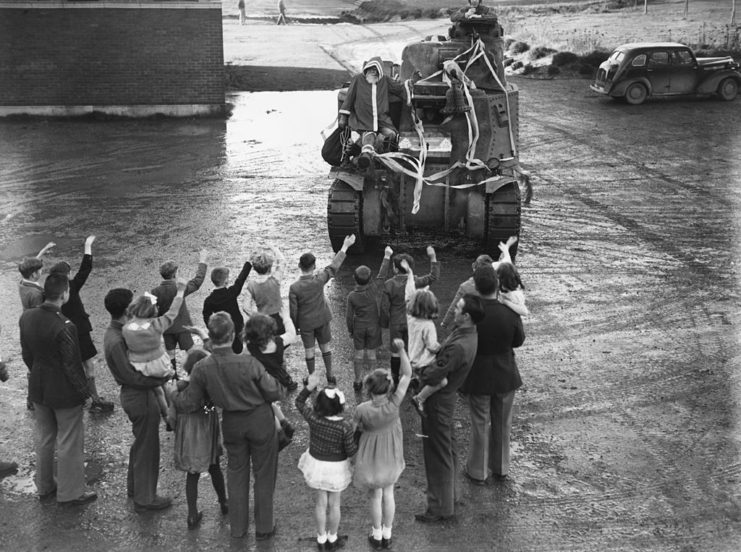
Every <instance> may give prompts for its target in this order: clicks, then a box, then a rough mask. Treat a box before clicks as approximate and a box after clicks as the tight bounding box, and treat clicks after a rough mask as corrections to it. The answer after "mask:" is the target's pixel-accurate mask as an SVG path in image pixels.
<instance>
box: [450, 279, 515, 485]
mask: <svg viewBox="0 0 741 552" xmlns="http://www.w3.org/2000/svg"><path fill="white" fill-rule="evenodd" d="M473 279H474V284H475V285H476V291H478V293H479V294H480V295H481V301H482V303H483V305H484V313H485V315H484V319H483V320H482V321H481V322H479V323H478V324H477V328H478V336H479V338H478V339H479V342H478V350H477V353H476V360H475V361H474V363H473V368H471V371H470V373H469V374H468V378H466V381H465V383H464V384H463V386H462V387H461V392H462V393H464V394H466V395H467V397H468V405H469V410H470V413H471V446H470V448H469V453H468V461H467V463H466V469H465V471H464V472H463V473H464V475H465V476H466V477H467V478H468V479H469V481H471V482H472V483H474V484H476V485H484V484H486V480H487V479H488V478H489V475H490V474H491V475H493V476H494V478H495V479H497V480H503V479H505V478H506V477H507V473H508V472H509V438H510V432H511V431H512V404H513V402H514V398H515V390H516V389H518V388H519V387H520V386H522V380H521V379H520V372H519V371H518V369H517V363H516V362H515V352H514V350H513V349H514V348H515V347H519V346H520V345H522V343H523V342H524V341H525V331H524V329H523V327H522V320H521V319H520V315H519V314H517V313H516V312H514V311H513V310H511V309H510V308H509V307H506V306H505V305H503V304H502V303H500V302H499V301H497V290H498V280H497V273H496V272H495V271H494V269H493V268H492V267H491V266H484V267H479V268H477V269H476V271H475V272H474V275H473ZM490 424H491V425H490Z"/></svg>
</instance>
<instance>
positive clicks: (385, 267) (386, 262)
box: [376, 245, 394, 283]
mask: <svg viewBox="0 0 741 552" xmlns="http://www.w3.org/2000/svg"><path fill="white" fill-rule="evenodd" d="M393 254H394V250H393V249H391V248H390V247H389V246H388V245H387V246H386V249H384V250H383V260H382V261H381V268H379V269H378V275H377V276H376V281H377V282H379V283H383V282H385V281H386V280H387V279H388V277H389V274H388V273H389V268H390V267H391V255H393Z"/></svg>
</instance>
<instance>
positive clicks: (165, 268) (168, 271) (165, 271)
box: [160, 261, 178, 280]
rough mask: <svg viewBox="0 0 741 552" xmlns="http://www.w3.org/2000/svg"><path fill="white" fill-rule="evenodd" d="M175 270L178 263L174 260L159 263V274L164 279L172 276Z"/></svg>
mask: <svg viewBox="0 0 741 552" xmlns="http://www.w3.org/2000/svg"><path fill="white" fill-rule="evenodd" d="M177 271H178V265H177V263H176V262H175V261H165V262H164V263H162V264H161V265H160V276H162V277H163V278H164V279H165V280H170V279H172V278H174V277H175V273H176V272H177Z"/></svg>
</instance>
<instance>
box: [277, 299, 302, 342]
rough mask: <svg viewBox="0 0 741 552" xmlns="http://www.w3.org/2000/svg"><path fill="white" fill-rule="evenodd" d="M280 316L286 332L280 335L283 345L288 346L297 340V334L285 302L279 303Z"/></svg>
mask: <svg viewBox="0 0 741 552" xmlns="http://www.w3.org/2000/svg"><path fill="white" fill-rule="evenodd" d="M280 317H281V319H282V320H283V327H284V328H285V329H286V332H285V333H284V334H283V335H282V336H280V337H281V339H282V340H283V345H284V346H288V345H291V344H293V343H295V342H296V341H298V335H297V334H296V326H295V325H294V324H293V320H291V315H290V314H289V312H288V309H287V308H286V304H285V303H282V304H281V308H280Z"/></svg>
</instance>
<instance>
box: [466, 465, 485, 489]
mask: <svg viewBox="0 0 741 552" xmlns="http://www.w3.org/2000/svg"><path fill="white" fill-rule="evenodd" d="M463 476H464V477H465V478H466V479H468V482H469V483H471V484H472V485H478V486H479V487H486V485H488V483H487V482H486V479H477V478H475V477H474V476H472V475H471V474H470V473H468V470H466V469H464V470H463Z"/></svg>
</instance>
